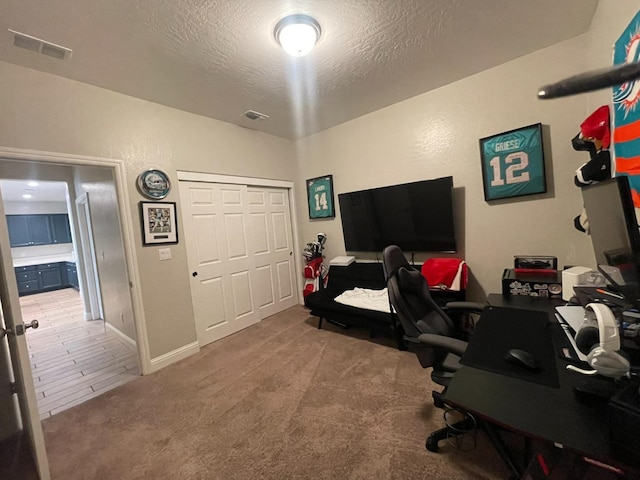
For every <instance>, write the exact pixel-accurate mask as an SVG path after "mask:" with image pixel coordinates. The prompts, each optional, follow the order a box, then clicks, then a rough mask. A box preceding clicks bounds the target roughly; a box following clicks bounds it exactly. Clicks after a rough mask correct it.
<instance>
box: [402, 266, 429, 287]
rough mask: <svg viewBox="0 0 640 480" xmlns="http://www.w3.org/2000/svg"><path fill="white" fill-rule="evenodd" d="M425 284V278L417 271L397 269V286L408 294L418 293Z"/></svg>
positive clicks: (404, 268)
mask: <svg viewBox="0 0 640 480" xmlns="http://www.w3.org/2000/svg"><path fill="white" fill-rule="evenodd" d="M425 283H426V280H425V278H424V277H423V276H422V273H420V272H419V271H418V270H415V269H413V268H410V267H409V268H408V267H400V268H399V269H398V285H399V286H400V288H401V289H403V290H405V291H408V292H413V293H416V292H419V291H420V290H421V289H422V287H423V285H424V284H425Z"/></svg>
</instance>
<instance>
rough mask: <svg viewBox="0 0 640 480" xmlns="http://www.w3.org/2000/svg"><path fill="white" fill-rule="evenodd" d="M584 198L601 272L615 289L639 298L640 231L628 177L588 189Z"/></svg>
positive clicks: (608, 181) (616, 178) (613, 179)
mask: <svg viewBox="0 0 640 480" xmlns="http://www.w3.org/2000/svg"><path fill="white" fill-rule="evenodd" d="M582 199H583V203H584V209H585V213H586V215H587V219H588V221H589V232H590V236H591V243H592V245H593V251H594V253H595V256H596V262H597V264H598V269H599V270H600V271H601V272H602V273H603V274H604V275H605V276H606V277H608V280H609V281H610V282H612V283H613V285H614V286H618V287H622V288H623V289H624V290H626V291H627V292H628V294H631V295H632V296H636V295H637V291H638V285H640V231H639V230H638V221H637V218H636V213H635V209H634V206H633V200H632V197H631V189H630V188H629V181H628V179H627V177H626V176H618V177H615V178H611V179H607V180H604V181H602V182H598V183H596V184H593V185H590V186H588V187H585V188H583V189H582ZM607 267H610V268H607ZM629 300H633V299H632V298H629Z"/></svg>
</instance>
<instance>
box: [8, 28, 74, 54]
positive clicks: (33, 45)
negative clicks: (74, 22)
mask: <svg viewBox="0 0 640 480" xmlns="http://www.w3.org/2000/svg"><path fill="white" fill-rule="evenodd" d="M9 31H10V32H11V33H13V45H14V46H16V47H20V48H26V49H27V50H31V51H33V52H37V53H41V54H42V55H47V56H48V57H53V58H57V59H58V60H66V59H67V58H69V57H70V56H71V52H72V50H71V49H70V48H66V47H61V46H60V45H56V44H55V43H51V42H46V41H44V40H41V39H39V38H36V37H32V36H31V35H27V34H25V33H20V32H16V31H15V30H11V29H9Z"/></svg>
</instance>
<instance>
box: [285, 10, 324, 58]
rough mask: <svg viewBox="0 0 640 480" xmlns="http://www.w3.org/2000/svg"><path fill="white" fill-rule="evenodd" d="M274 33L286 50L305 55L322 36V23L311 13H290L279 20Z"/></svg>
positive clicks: (290, 53) (296, 54) (296, 55)
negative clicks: (311, 15) (310, 14)
mask: <svg viewBox="0 0 640 480" xmlns="http://www.w3.org/2000/svg"><path fill="white" fill-rule="evenodd" d="M273 33H274V35H275V37H276V40H277V41H278V43H279V44H280V45H282V48H283V49H284V51H285V52H287V53H288V54H289V55H291V56H292V57H303V56H305V55H306V54H307V53H309V52H310V51H311V50H313V47H314V46H315V45H316V42H317V41H318V39H319V38H320V24H319V23H318V22H317V21H316V19H315V18H313V17H310V16H309V15H303V14H295V15H289V16H288V17H284V18H283V19H282V20H280V21H279V22H278V24H277V25H276V28H275V30H274V32H273Z"/></svg>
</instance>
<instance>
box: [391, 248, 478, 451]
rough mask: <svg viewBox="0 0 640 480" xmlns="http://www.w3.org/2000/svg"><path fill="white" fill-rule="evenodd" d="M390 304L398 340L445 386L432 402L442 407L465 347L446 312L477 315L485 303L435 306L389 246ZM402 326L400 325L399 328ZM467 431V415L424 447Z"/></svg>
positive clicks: (415, 272) (417, 274) (458, 327)
mask: <svg viewBox="0 0 640 480" xmlns="http://www.w3.org/2000/svg"><path fill="white" fill-rule="evenodd" d="M382 264H383V267H384V274H385V279H386V280H387V289H388V292H389V303H390V304H391V306H392V307H393V310H394V311H395V315H394V317H395V321H397V322H398V323H399V325H396V326H395V327H396V328H395V330H396V331H397V332H400V333H399V335H400V336H401V338H398V340H399V342H402V344H404V346H405V349H408V350H409V351H412V352H413V353H415V354H416V356H417V357H418V360H419V361H420V364H421V365H422V367H423V368H428V367H432V371H431V379H432V380H433V381H434V382H435V383H437V384H438V385H441V386H442V387H444V389H443V390H442V391H441V392H436V391H434V392H433V394H432V395H433V400H434V404H435V406H436V407H438V408H444V407H445V402H444V400H443V394H444V391H445V390H446V387H447V386H448V385H449V382H450V380H451V378H452V377H453V375H454V374H455V372H456V370H458V369H459V368H460V362H459V361H460V356H461V355H462V354H463V353H464V351H465V349H466V348H467V342H466V341H465V340H463V339H462V338H465V332H464V331H463V329H462V325H456V324H455V323H454V321H453V320H452V319H451V318H450V317H449V315H448V314H447V313H446V312H445V310H446V311H447V312H449V311H452V312H458V313H465V314H475V313H477V314H479V313H481V312H482V310H483V309H484V305H482V304H480V303H475V302H449V303H447V304H446V306H445V307H444V308H441V307H440V306H438V304H437V303H436V302H435V301H434V300H433V298H432V297H431V294H430V292H429V285H428V284H427V280H426V279H425V277H424V276H423V275H422V273H421V272H420V271H419V270H416V269H415V268H414V267H412V266H411V265H410V264H409V262H407V259H406V257H405V255H404V253H403V252H402V250H401V249H400V248H399V247H398V246H396V245H391V246H388V247H387V248H385V249H384V251H383V252H382ZM400 327H402V328H400ZM466 431H469V418H466V419H465V420H462V421H461V422H458V423H457V424H454V425H450V426H446V427H444V428H442V429H440V430H437V431H436V432H433V433H432V434H431V435H429V437H428V438H427V441H426V448H427V449H428V450H430V451H432V452H437V451H438V442H439V441H440V440H443V439H445V438H447V437H449V436H452V435H455V434H458V433H461V432H466Z"/></svg>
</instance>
